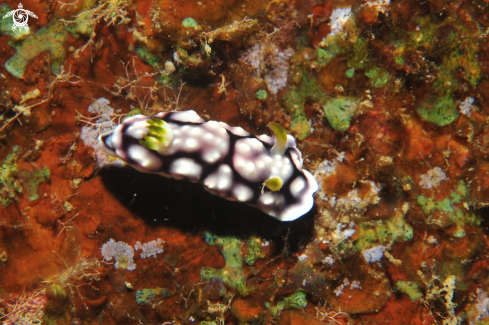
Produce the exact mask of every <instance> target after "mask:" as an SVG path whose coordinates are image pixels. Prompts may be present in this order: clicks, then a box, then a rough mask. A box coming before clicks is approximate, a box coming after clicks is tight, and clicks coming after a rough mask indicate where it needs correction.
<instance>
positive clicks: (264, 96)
mask: <svg viewBox="0 0 489 325" xmlns="http://www.w3.org/2000/svg"><path fill="white" fill-rule="evenodd" d="M267 96H268V93H267V91H266V90H264V89H260V90H258V91H257V92H256V98H258V99H259V100H263V101H264V100H265V99H267Z"/></svg>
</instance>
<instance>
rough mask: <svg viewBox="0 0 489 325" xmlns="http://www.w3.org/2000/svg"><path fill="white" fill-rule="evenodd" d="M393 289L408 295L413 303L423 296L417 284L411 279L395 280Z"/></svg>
mask: <svg viewBox="0 0 489 325" xmlns="http://www.w3.org/2000/svg"><path fill="white" fill-rule="evenodd" d="M394 289H395V290H397V291H399V292H402V293H405V294H407V295H408V296H409V298H410V299H411V302H412V303H415V302H416V301H418V300H419V299H421V298H422V297H423V293H422V292H421V290H420V289H419V285H418V284H417V283H416V282H411V281H397V283H396V285H395V286H394Z"/></svg>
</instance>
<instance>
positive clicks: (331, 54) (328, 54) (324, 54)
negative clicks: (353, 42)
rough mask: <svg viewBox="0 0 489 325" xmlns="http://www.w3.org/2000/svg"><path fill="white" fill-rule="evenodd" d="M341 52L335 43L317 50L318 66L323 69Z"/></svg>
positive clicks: (341, 49)
mask: <svg viewBox="0 0 489 325" xmlns="http://www.w3.org/2000/svg"><path fill="white" fill-rule="evenodd" d="M342 51H343V48H342V47H341V46H339V45H338V44H336V43H332V44H328V47H327V48H325V49H324V48H321V47H320V48H318V53H317V55H318V61H317V62H318V65H319V66H320V67H324V66H325V65H327V64H328V63H329V62H331V60H333V59H334V58H335V57H336V56H337V55H338V54H340V53H341V52H342Z"/></svg>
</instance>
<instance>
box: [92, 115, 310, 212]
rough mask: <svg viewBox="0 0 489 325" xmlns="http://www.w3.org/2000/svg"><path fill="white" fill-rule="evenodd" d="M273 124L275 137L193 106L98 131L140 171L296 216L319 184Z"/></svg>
mask: <svg viewBox="0 0 489 325" xmlns="http://www.w3.org/2000/svg"><path fill="white" fill-rule="evenodd" d="M269 126H270V128H271V130H272V131H273V133H274V136H272V137H270V136H268V135H258V136H255V135H252V134H250V133H249V132H247V131H245V130H244V129H242V128H240V127H232V126H229V125H227V124H226V123H223V122H217V121H208V122H206V121H205V120H204V119H202V118H201V117H200V116H199V115H198V114H197V113H195V112H194V111H192V110H190V111H178V112H164V113H159V114H157V115H156V116H153V117H149V116H144V115H135V116H131V117H129V118H127V119H126V120H124V121H123V122H122V124H120V125H118V126H117V127H116V129H115V130H113V131H110V132H108V133H105V134H102V135H100V136H99V144H100V146H101V147H102V148H103V149H104V151H105V152H106V153H108V154H110V155H112V156H115V157H118V158H120V159H122V160H123V161H124V162H126V163H127V164H129V165H131V166H132V167H134V168H135V169H137V170H139V171H141V172H145V173H154V174H159V175H162V176H165V177H173V178H175V179H183V178H185V179H187V180H189V181H191V182H194V183H196V182H199V183H202V185H203V186H204V188H205V189H206V190H207V191H209V192H211V193H212V194H215V195H218V196H220V197H223V198H225V199H228V200H231V201H239V202H243V203H246V204H248V205H251V206H253V207H256V208H258V209H260V210H261V211H263V212H265V213H267V214H269V215H270V216H272V217H275V218H277V219H279V220H281V221H291V220H295V219H297V218H299V217H301V216H302V215H304V214H305V213H307V212H309V211H310V210H311V208H312V206H313V204H314V198H313V194H314V193H315V192H316V191H317V189H318V184H317V182H316V180H315V179H314V177H313V176H312V175H311V174H310V173H309V172H308V171H306V170H303V169H302V154H301V152H300V151H299V150H298V149H297V148H296V142H295V139H294V137H293V136H291V135H287V134H286V133H285V129H284V128H282V127H281V126H280V125H279V124H276V123H270V124H269Z"/></svg>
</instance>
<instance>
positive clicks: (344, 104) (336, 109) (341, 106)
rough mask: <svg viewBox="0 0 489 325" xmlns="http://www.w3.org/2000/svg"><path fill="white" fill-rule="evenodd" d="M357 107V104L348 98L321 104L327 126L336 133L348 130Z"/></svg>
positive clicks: (334, 99)
mask: <svg viewBox="0 0 489 325" xmlns="http://www.w3.org/2000/svg"><path fill="white" fill-rule="evenodd" d="M357 107H358V102H357V101H356V100H355V99H352V98H348V97H339V98H332V99H330V100H328V101H327V102H326V103H324V104H323V109H324V113H325V114H326V118H327V119H328V122H329V124H331V126H332V127H333V129H335V130H338V131H346V130H348V128H349V127H350V120H351V118H352V117H353V114H354V113H355V111H356V109H357Z"/></svg>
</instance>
